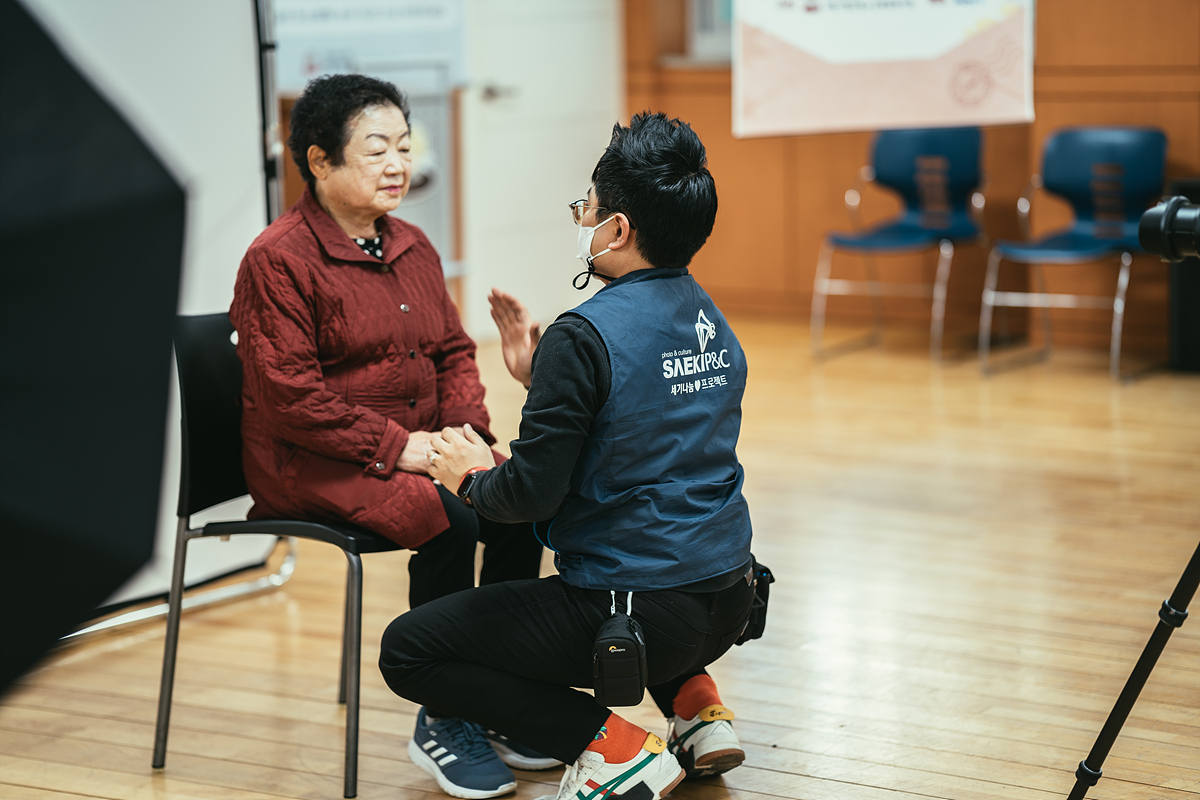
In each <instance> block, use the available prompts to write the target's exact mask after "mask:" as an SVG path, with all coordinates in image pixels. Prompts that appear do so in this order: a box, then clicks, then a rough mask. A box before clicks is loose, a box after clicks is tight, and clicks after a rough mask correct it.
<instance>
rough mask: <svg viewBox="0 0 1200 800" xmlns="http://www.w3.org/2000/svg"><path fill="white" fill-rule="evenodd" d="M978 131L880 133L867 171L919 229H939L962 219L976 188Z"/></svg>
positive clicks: (956, 129) (977, 180)
mask: <svg viewBox="0 0 1200 800" xmlns="http://www.w3.org/2000/svg"><path fill="white" fill-rule="evenodd" d="M981 142H982V135H981V134H980V131H979V128H913V129H909V130H894V131H880V132H879V133H878V134H877V135H876V137H875V147H874V153H873V156H872V166H873V167H874V168H875V180H876V182H878V183H881V184H883V185H884V186H887V187H888V188H890V189H893V190H894V191H896V192H898V193H899V194H900V196H901V197H902V198H903V199H904V205H905V207H906V209H907V210H908V211H909V212H910V213H913V212H915V213H918V214H920V215H921V216H922V217H923V222H922V224H924V225H925V227H930V228H944V227H948V226H949V224H950V217H951V215H953V214H956V213H957V214H962V213H966V210H967V203H968V202H969V201H970V198H971V193H972V192H973V191H974V190H975V189H976V188H977V187H978V186H979V182H980V172H979V150H980V144H981Z"/></svg>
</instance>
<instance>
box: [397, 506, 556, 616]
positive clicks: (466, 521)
mask: <svg viewBox="0 0 1200 800" xmlns="http://www.w3.org/2000/svg"><path fill="white" fill-rule="evenodd" d="M438 495H439V497H440V498H441V501H442V507H443V508H444V509H445V510H446V516H447V517H448V518H449V519H450V527H449V528H448V529H446V530H444V531H442V532H441V533H439V534H438V535H437V536H435V537H433V538H432V539H430V540H429V541H428V542H426V543H425V544H423V545H421V546H420V547H418V548H416V552H414V553H413V554H412V558H410V559H409V561H408V605H409V608H416V607H417V606H419V605H423V604H425V603H428V602H429V601H430V600H436V599H438V598H439V597H445V596H446V595H448V594H453V593H455V592H460V591H462V590H463V589H470V588H472V587H473V586H475V543H476V542H483V545H484V547H483V570H482V571H481V573H480V575H479V583H480V585H487V584H489V583H499V582H500V581H513V580H520V579H523V578H536V577H537V576H538V571H539V568H540V567H541V563H542V544H541V542H539V541H538V540H537V537H536V536H534V533H533V526H532V525H530V524H529V523H527V522H525V523H520V524H516V525H508V524H505V523H502V522H493V521H491V520H490V519H485V518H483V517H481V516H479V515H478V514H476V513H475V510H474V509H472V508H468V507H467V506H465V505H463V502H462V500H459V499H458V496H457V495H455V494H454V493H452V492H450V491H449V490H448V489H446V488H445V487H444V486H438Z"/></svg>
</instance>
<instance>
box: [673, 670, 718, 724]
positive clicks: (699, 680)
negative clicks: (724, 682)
mask: <svg viewBox="0 0 1200 800" xmlns="http://www.w3.org/2000/svg"><path fill="white" fill-rule="evenodd" d="M719 705H722V703H721V695H719V694H717V684H716V681H714V680H713V679H712V677H710V676H708V675H696V676H695V677H692V678H688V680H687V683H685V684H683V686H680V687H679V693H678V694H676V695H675V703H674V706H675V715H676V716H678V717H682V718H683V719H695V718H696V715H697V714H699V713H700V712H701V711H703V710H704V709H705V708H707V707H708V706H719Z"/></svg>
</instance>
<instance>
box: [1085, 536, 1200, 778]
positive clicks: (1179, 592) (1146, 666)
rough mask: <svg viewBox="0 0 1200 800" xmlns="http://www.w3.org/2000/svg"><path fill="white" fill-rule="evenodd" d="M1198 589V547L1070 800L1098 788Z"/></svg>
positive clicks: (1199, 574) (1103, 729)
mask: <svg viewBox="0 0 1200 800" xmlns="http://www.w3.org/2000/svg"><path fill="white" fill-rule="evenodd" d="M1197 586H1200V547H1197V548H1196V552H1195V553H1193V554H1192V560H1191V561H1189V562H1188V565H1187V569H1185V570H1184V571H1183V576H1182V577H1180V579H1179V583H1178V584H1176V586H1175V591H1174V592H1172V593H1171V599H1169V600H1166V601H1164V602H1163V604H1162V608H1161V609H1160V610H1159V612H1158V625H1157V626H1156V627H1155V628H1154V632H1153V633H1151V634H1150V641H1148V642H1147V643H1146V649H1145V650H1143V651H1142V656H1141V658H1139V659H1138V662H1137V665H1136V666H1134V668H1133V672H1132V673H1131V674H1130V675H1129V680H1127V681H1126V682H1125V688H1124V689H1122V690H1121V694H1120V696H1119V697H1117V702H1116V703H1115V704H1114V705H1113V710H1112V711H1111V712H1110V713H1109V715H1108V721H1107V722H1105V723H1104V727H1103V728H1101V729H1100V735H1099V736H1097V737H1096V743H1095V744H1094V745H1092V751H1091V752H1090V753H1088V757H1087V758H1086V759H1084V760H1083V761H1080V762H1079V769H1077V770H1075V787H1074V788H1073V789H1071V794H1070V795H1068V800H1083V796H1084V795H1085V794H1087V790H1088V787H1091V786H1095V785H1096V783H1097V782H1098V781H1099V780H1100V776H1101V771H1100V768H1101V767H1102V766H1104V759H1106V758H1108V751H1109V750H1111V749H1112V746H1113V743H1114V742H1115V741H1116V740H1117V735H1118V734H1119V733H1120V732H1121V726H1123V725H1124V724H1125V720H1126V719H1127V718H1128V717H1129V712H1130V711H1132V710H1133V704H1134V703H1136V702H1137V699H1138V695H1139V694H1141V692H1142V687H1143V686H1145V685H1146V680H1147V679H1148V678H1149V677H1150V672H1151V671H1152V670H1153V669H1154V665H1155V664H1156V663H1158V657H1159V656H1160V655H1162V651H1163V648H1164V647H1166V645H1167V640H1168V639H1170V638H1171V633H1172V631H1174V630H1175V629H1176V628H1178V627H1179V626H1180V625H1182V624H1183V621H1184V620H1185V619H1187V607H1188V603H1190V602H1192V598H1193V597H1194V596H1195V594H1196V587H1197Z"/></svg>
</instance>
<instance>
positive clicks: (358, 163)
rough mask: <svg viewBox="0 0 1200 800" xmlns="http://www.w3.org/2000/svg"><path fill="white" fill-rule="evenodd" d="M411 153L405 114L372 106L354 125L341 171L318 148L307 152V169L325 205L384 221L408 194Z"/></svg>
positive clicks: (389, 108) (339, 167)
mask: <svg viewBox="0 0 1200 800" xmlns="http://www.w3.org/2000/svg"><path fill="white" fill-rule="evenodd" d="M410 150H411V145H410V140H409V131H408V123H406V122H405V121H404V114H403V112H401V111H400V109H398V108H396V107H395V106H393V105H386V106H372V107H370V108H365V109H363V110H362V112H361V113H359V115H358V117H357V119H355V120H354V121H353V122H352V123H351V131H350V138H349V140H348V141H347V142H346V148H345V150H344V151H343V162H342V164H341V165H340V166H333V165H331V164H330V163H329V161H328V159H326V158H325V153H324V151H322V150H321V149H320V148H319V147H316V146H315V145H314V146H313V147H311V148H309V164H310V166H311V167H313V170H312V171H313V175H314V177H316V179H317V184H318V188H319V189H320V195H321V199H322V200H323V201H324V202H325V203H327V204H329V205H330V206H333V207H334V208H336V209H337V210H338V211H341V212H343V213H350V214H355V215H367V214H370V215H372V216H373V217H381V216H383V215H384V214H386V213H388V212H389V211H391V210H393V209H394V208H396V206H398V205H400V200H401V199H402V198H403V197H404V195H406V194H408V185H409V180H410V178H411V177H412V154H411V152H410ZM314 151H316V152H315V153H314ZM314 156H315V157H314Z"/></svg>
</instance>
